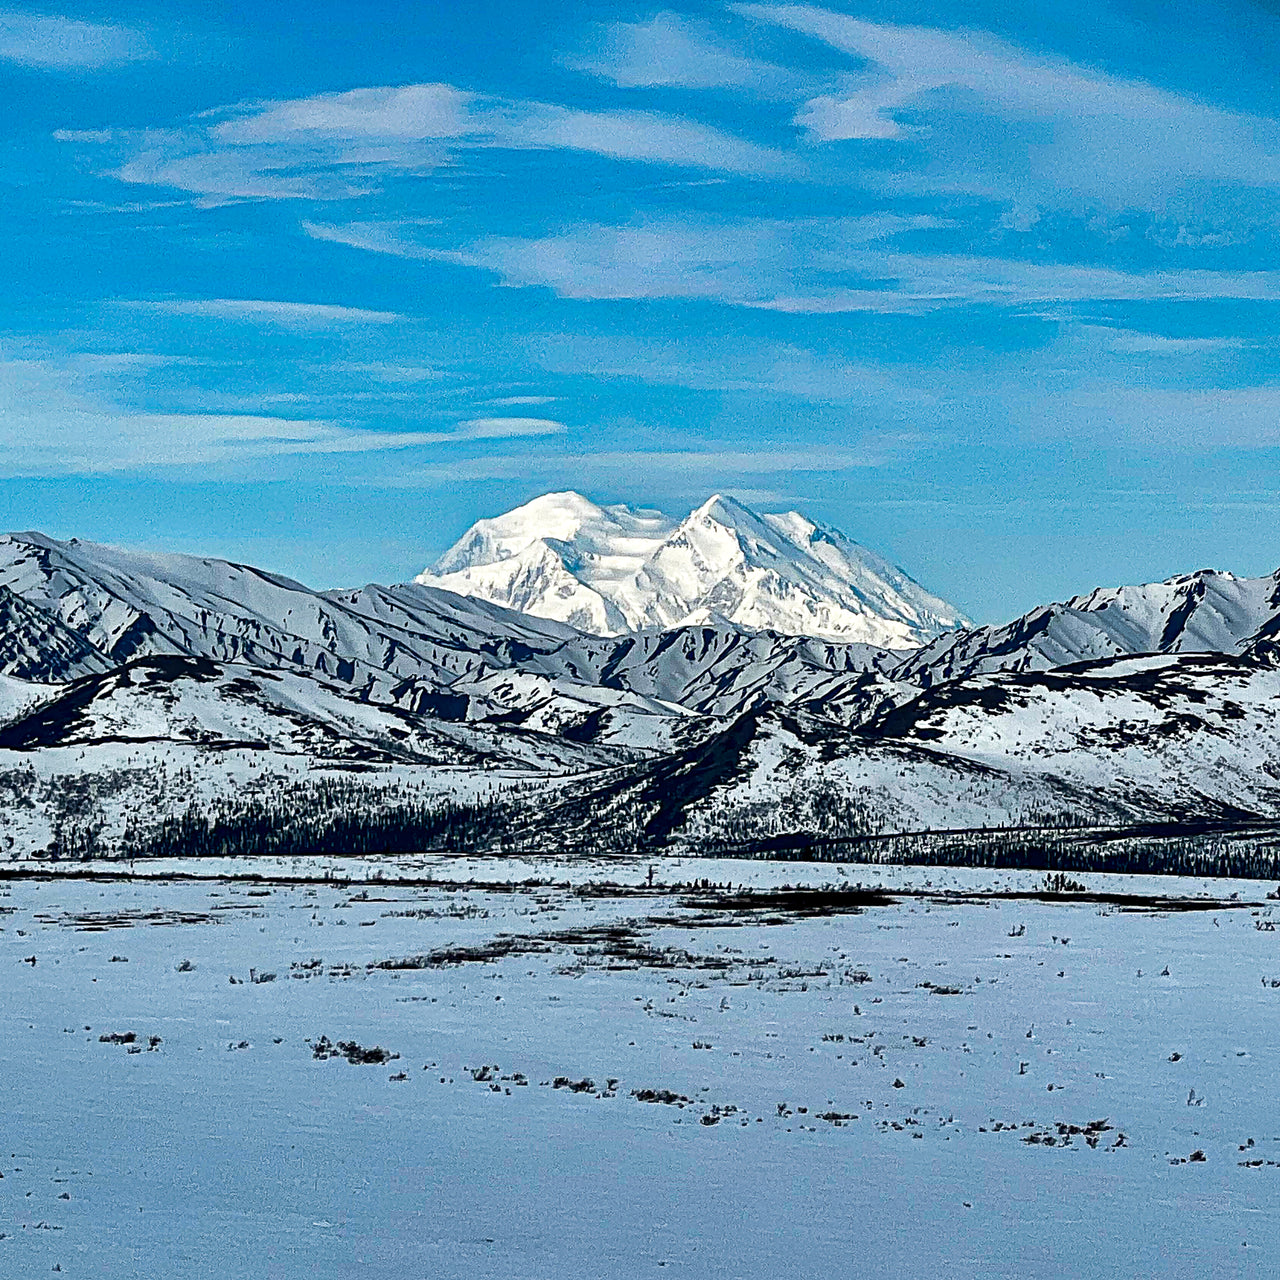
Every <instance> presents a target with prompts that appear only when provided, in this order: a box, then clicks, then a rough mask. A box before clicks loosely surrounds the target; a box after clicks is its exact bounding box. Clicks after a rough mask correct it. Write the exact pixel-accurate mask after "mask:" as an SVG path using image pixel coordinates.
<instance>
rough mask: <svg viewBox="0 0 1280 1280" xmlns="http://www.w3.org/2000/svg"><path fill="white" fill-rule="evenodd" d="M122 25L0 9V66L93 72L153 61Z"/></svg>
mask: <svg viewBox="0 0 1280 1280" xmlns="http://www.w3.org/2000/svg"><path fill="white" fill-rule="evenodd" d="M154 56H155V55H154V53H153V51H152V49H151V48H150V46H149V45H148V43H147V40H146V37H145V36H143V35H142V34H141V32H138V31H131V30H129V29H128V28H127V27H117V26H103V25H100V24H98V23H92V22H77V21H75V20H74V19H71V18H61V17H56V16H52V15H41V14H34V13H22V12H20V11H18V10H15V9H0V62H12V63H17V64H18V65H19V66H23V67H32V68H35V69H38V70H44V71H96V70H99V69H100V68H103V67H112V66H119V65H120V64H122V63H126V62H135V61H138V60H140V59H144V58H151V57H154Z"/></svg>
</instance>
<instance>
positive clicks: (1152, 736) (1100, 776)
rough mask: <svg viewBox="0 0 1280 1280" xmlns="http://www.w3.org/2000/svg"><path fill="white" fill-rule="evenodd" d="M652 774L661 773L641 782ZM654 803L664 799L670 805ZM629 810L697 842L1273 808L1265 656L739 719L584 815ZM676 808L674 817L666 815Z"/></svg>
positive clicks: (951, 689)
mask: <svg viewBox="0 0 1280 1280" xmlns="http://www.w3.org/2000/svg"><path fill="white" fill-rule="evenodd" d="M655 779H658V780H659V781H658V782H657V784H656V785H655V781H654V780H655ZM664 797H675V798H676V801H677V803H676V804H674V805H673V804H671V803H667V804H666V805H665V808H666V810H667V813H666V814H665V815H664V814H663V808H664ZM611 805H617V806H621V807H623V808H625V807H628V806H629V807H633V808H639V809H640V810H642V811H643V812H644V813H645V814H646V815H647V816H648V819H649V821H650V822H652V821H653V820H654V815H658V816H659V817H661V818H662V820H663V822H664V827H663V834H664V835H668V834H669V835H672V836H674V837H675V839H677V841H681V842H691V843H693V844H695V845H697V844H699V843H702V842H705V841H712V842H717V841H718V842H733V841H747V840H757V839H762V838H769V837H774V836H779V835H793V834H810V835H814V834H817V835H838V836H848V835H872V834H880V833H886V832H902V831H929V830H934V831H938V830H951V829H957V828H978V827H987V828H998V827H1016V826H1023V825H1029V824H1030V825H1065V826H1067V827H1070V826H1072V825H1074V824H1079V823H1122V824H1123V823H1133V822H1150V821H1157V822H1167V821H1173V822H1184V823H1188V822H1189V823H1198V822H1203V821H1205V820H1218V821H1240V820H1257V819H1267V820H1276V819H1280V668H1278V667H1277V666H1276V665H1275V662H1274V660H1273V658H1272V657H1271V656H1269V651H1265V652H1264V653H1261V654H1255V653H1254V652H1253V651H1251V652H1249V653H1246V654H1245V655H1243V656H1239V657H1236V656H1228V655H1221V654H1179V655H1152V656H1146V657H1138V658H1123V659H1112V660H1108V661H1103V662H1099V663H1091V664H1080V665H1078V666H1075V667H1070V668H1063V669H1059V670H1057V671H1049V672H1025V673H1017V674H1013V673H1002V674H998V675H987V676H974V677H971V678H969V679H966V680H961V681H955V682H952V683H948V684H941V685H938V686H936V687H935V688H933V689H931V690H928V691H926V692H924V693H921V694H919V695H918V696H917V698H915V699H914V700H913V701H911V702H909V703H907V704H906V705H904V706H900V707H896V708H891V709H888V710H886V711H885V712H884V714H882V715H881V716H879V717H876V718H875V719H873V721H872V722H871V723H870V724H869V725H867V726H865V727H864V728H862V729H860V730H850V729H844V728H841V727H839V726H837V725H834V724H832V723H831V722H830V721H829V720H826V719H820V718H817V717H814V716H811V715H807V714H804V713H802V712H797V711H795V710H791V709H787V708H771V709H767V710H762V711H760V712H755V713H750V714H748V715H747V716H744V717H742V718H741V719H740V720H739V721H737V722H736V723H735V724H734V725H733V726H731V727H730V728H728V729H726V730H724V731H722V732H721V733H719V734H718V735H716V736H715V737H713V738H711V739H709V740H708V741H707V742H705V743H704V744H701V745H699V746H698V747H696V748H695V749H693V750H691V751H689V752H687V753H685V755H684V756H683V757H678V758H674V759H673V760H672V761H671V762H670V763H667V762H662V763H659V764H657V765H653V766H647V767H646V770H645V771H643V772H642V773H640V774H637V775H636V776H635V778H634V779H633V780H627V781H626V782H624V783H623V784H622V785H621V786H619V787H618V788H617V789H616V790H615V791H614V792H613V793H612V794H610V795H601V796H600V797H598V798H597V799H596V801H595V802H594V806H593V807H594V810H595V811H596V812H597V813H600V814H603V813H605V812H607V811H608V809H609V807H610V806H611ZM673 808H675V809H677V810H678V812H676V813H675V814H674V815H673V814H672V813H671V812H670V811H671V810H672V809H673Z"/></svg>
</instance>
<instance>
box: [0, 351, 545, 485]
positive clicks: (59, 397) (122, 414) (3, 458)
mask: <svg viewBox="0 0 1280 1280" xmlns="http://www.w3.org/2000/svg"><path fill="white" fill-rule="evenodd" d="M564 430H565V427H564V424H563V423H560V422H554V421H551V420H550V419H545V418H516V417H512V418H492V417H484V418H474V419H470V420H468V421H465V422H462V423H460V424H459V425H458V426H457V427H455V428H453V429H451V430H448V431H379V430H369V429H364V428H361V427H357V426H352V425H349V424H346V423H342V422H337V421H333V420H330V419H325V418H316V419H300V418H288V417H274V416H269V415H265V414H262V413H253V412H234V413H225V412H212V413H201V412H185V413H154V412H142V411H138V410H134V409H130V408H128V407H126V406H125V405H123V404H121V403H120V402H119V401H118V399H116V398H114V397H113V396H112V395H110V394H108V393H105V392H103V391H102V390H99V389H96V384H94V383H91V382H88V381H86V380H85V378H84V377H82V376H80V375H79V374H78V373H77V370H76V365H75V362H73V363H72V364H66V363H62V362H54V361H47V360H38V359H4V358H0V476H63V475H108V474H122V473H147V472H154V471H158V470H159V471H164V470H167V469H170V468H190V467H197V466H219V465H226V466H232V467H243V466H244V465H246V464H251V463H253V462H255V461H261V460H264V459H271V458H278V457H283V456H289V455H334V454H373V453H387V452H392V451H402V450H406V449H413V448H421V447H428V446H430V447H438V446H447V445H455V444H456V445H466V444H474V443H475V442H477V441H485V440H501V439H519V438H523V437H535V436H550V435H556V434H559V433H561V432H563V431H564Z"/></svg>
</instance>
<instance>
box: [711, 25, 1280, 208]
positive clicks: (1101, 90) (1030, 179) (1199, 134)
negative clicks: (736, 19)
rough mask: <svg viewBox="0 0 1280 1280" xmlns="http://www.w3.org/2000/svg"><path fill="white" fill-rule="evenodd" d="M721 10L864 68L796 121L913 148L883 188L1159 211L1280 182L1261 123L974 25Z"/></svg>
mask: <svg viewBox="0 0 1280 1280" xmlns="http://www.w3.org/2000/svg"><path fill="white" fill-rule="evenodd" d="M732 8H733V9H734V11H735V12H737V13H738V14H741V15H744V16H747V17H750V18H754V19H756V20H757V21H760V22H764V23H769V24H773V25H775V26H778V27H783V28H785V29H787V30H791V31H796V32H800V33H802V34H804V35H807V36H811V37H814V38H816V39H818V40H822V41H824V42H825V43H826V44H828V45H829V46H831V47H832V48H834V49H837V50H839V51H840V52H842V53H844V54H847V55H849V56H850V57H852V58H854V59H857V60H858V61H859V62H861V63H862V64H863V66H862V68H861V69H860V70H859V71H857V72H851V73H850V74H849V75H848V76H847V77H846V85H845V87H844V88H843V89H841V90H838V91H836V92H831V93H825V94H820V95H817V96H814V97H813V98H811V99H810V100H809V101H808V102H807V103H806V104H805V105H804V106H803V107H802V108H801V110H800V112H799V114H798V115H797V117H796V122H797V123H798V124H799V125H801V126H802V127H804V128H805V129H806V130H807V131H808V132H809V134H810V136H811V137H812V138H813V139H814V140H816V141H818V142H839V141H881V142H883V141H903V142H910V143H912V144H913V145H914V146H916V147H917V148H919V149H920V151H921V152H922V153H923V159H917V160H915V161H913V162H912V163H910V164H908V165H906V166H905V167H903V168H902V169H901V170H894V171H890V170H884V171H882V172H881V173H880V174H879V179H880V181H881V182H882V183H883V184H884V185H886V186H889V187H893V188H895V189H903V190H910V189H916V190H929V191H937V192H944V193H946V192H969V193H974V194H979V195H994V196H1003V197H1010V196H1022V197H1027V198H1032V199H1036V198H1038V199H1041V200H1043V201H1045V202H1046V203H1050V204H1054V205H1060V204H1061V203H1062V202H1063V199H1064V198H1068V199H1069V198H1073V197H1074V198H1086V199H1090V200H1097V201H1100V202H1102V203H1105V204H1107V205H1113V206H1115V205H1133V206H1141V207H1148V208H1160V207H1161V204H1162V201H1163V200H1165V199H1167V198H1168V197H1169V196H1170V195H1171V194H1172V193H1174V192H1175V191H1177V190H1180V189H1183V188H1186V187H1188V186H1189V185H1191V184H1195V183H1198V182H1206V181H1207V182H1225V183H1232V184H1242V185H1246V186H1254V187H1257V186H1277V185H1280V122H1277V121H1275V120H1272V119H1268V118H1265V117H1259V116H1248V115H1243V114H1239V113H1234V112H1230V111H1224V110H1221V109H1219V108H1216V107H1212V106H1209V105H1206V104H1204V103H1201V102H1198V101H1196V100H1194V99H1191V98H1188V97H1185V96H1182V95H1180V94H1176V93H1171V92H1169V91H1167V90H1165V89H1161V88H1158V87H1156V86H1154V85H1150V84H1147V83H1144V82H1142V81H1138V80H1131V79H1125V78H1122V77H1119V76H1115V75H1110V74H1107V73H1104V72H1101V71H1096V70H1093V69H1091V68H1088V67H1084V66H1080V65H1079V64H1076V63H1072V62H1069V61H1067V60H1066V59H1063V58H1053V57H1045V56H1040V55H1036V54H1031V53H1028V52H1026V51H1024V50H1022V49H1019V48H1017V47H1016V46H1014V45H1012V44H1009V43H1007V42H1006V41H1003V40H1000V39H998V38H996V37H994V36H991V35H987V34H985V33H981V32H967V31H944V30H938V29H934V28H927V27H911V26H896V25H890V24H885V23H873V22H867V21H864V20H862V19H859V18H854V17H850V16H849V15H847V14H841V13H833V12H831V11H829V10H826V9H822V8H818V7H816V6H812V5H769V4H740V5H734V6H732ZM984 119H985V120H986V121H988V122H990V126H989V127H988V125H984V123H983V121H984Z"/></svg>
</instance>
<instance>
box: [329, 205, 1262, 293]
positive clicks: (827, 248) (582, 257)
mask: <svg viewBox="0 0 1280 1280" xmlns="http://www.w3.org/2000/svg"><path fill="white" fill-rule="evenodd" d="M946 225H947V224H946V223H944V222H942V221H941V220H939V219H937V218H932V217H928V216H912V217H906V216H895V215H871V216H869V217H866V218H829V219H799V220H795V221H790V222H788V221H783V220H775V219H755V220H737V221H715V220H710V219H700V220H695V219H664V220H657V221H653V222H650V223H646V224H643V225H636V226H605V225H600V224H586V225H582V226H578V227H575V228H572V229H571V230H568V231H565V232H562V233H558V234H555V235H550V236H544V237H539V238H532V239H521V238H516V237H498V236H493V237H487V238H483V239H480V240H477V241H475V242H473V243H471V244H469V245H466V246H464V247H463V248H460V249H452V250H446V249H439V248H431V247H428V246H426V245H424V244H422V243H421V242H420V241H418V240H416V239H414V238H412V237H411V236H410V235H407V234H404V233H402V232H401V231H400V230H398V229H397V228H396V227H395V226H394V225H383V226H379V227H376V228H373V229H370V227H369V226H368V224H358V225H357V226H356V228H354V229H353V230H351V231H350V233H348V230H347V229H344V228H341V227H332V226H324V227H319V226H316V225H315V224H307V227H306V229H307V231H308V233H309V234H312V235H316V236H319V237H320V238H322V239H326V240H332V241H338V242H341V243H345V244H350V245H353V246H354V247H357V248H363V249H371V250H374V251H376V252H380V253H389V254H395V255H397V256H401V257H406V258H431V259H435V260H440V261H447V262H454V263H457V264H458V265H461V266H466V267H473V268H478V269H481V270H485V271H490V272H492V273H493V274H495V275H496V276H497V277H498V279H499V281H500V283H501V284H502V285H504V286H506V287H508V288H534V287H536V288H545V289H550V290H552V291H553V292H554V293H556V294H557V295H558V296H560V297H563V298H575V299H595V300H623V299H671V300H695V299H696V300H706V301H714V302H720V303H724V304H728V305H733V306H739V307H749V308H756V309H764V310H773V311H779V312H790V313H793V314H815V315H822V314H837V313H841V312H858V311H863V312H883V313H888V314H894V313H898V314H924V313H927V312H930V311H937V310H940V309H944V308H952V307H960V306H984V307H1006V308H1007V307H1019V308H1025V307H1051V306H1054V305H1064V304H1071V303H1081V302H1159V301H1206V300H1211V299H1235V300H1246V301H1276V300H1280V278H1277V276H1276V275H1275V273H1274V272H1270V271H1209V270H1199V269H1179V270H1152V271H1146V272H1140V271H1123V270H1119V269H1116V268H1113V267H1103V266H1092V265H1083V264H1077V263H1052V262H1048V263H1046V262H1033V261H1026V260H1021V259H1012V258H994V257H977V256H974V255H967V254H941V253H919V252H915V253H912V252H905V251H903V249H902V248H901V247H899V246H898V244H897V243H896V242H897V241H898V240H900V239H901V237H903V236H904V235H907V234H910V233H913V232H917V231H930V230H935V229H938V228H941V227H945V226H946Z"/></svg>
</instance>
